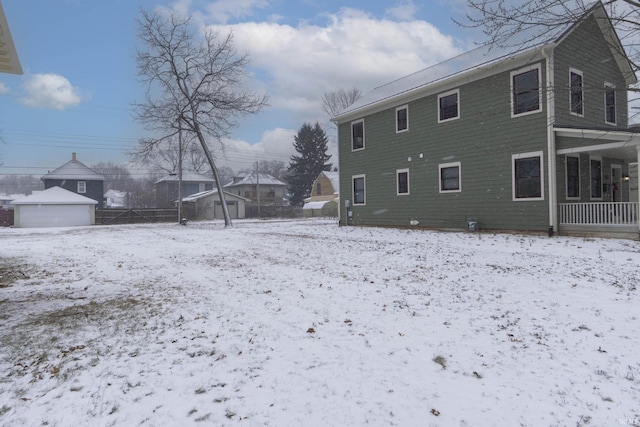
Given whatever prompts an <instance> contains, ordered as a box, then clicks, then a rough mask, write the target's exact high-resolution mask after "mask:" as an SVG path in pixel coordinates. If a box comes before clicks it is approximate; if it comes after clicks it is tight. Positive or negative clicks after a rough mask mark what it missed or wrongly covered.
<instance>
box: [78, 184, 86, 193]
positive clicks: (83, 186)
mask: <svg viewBox="0 0 640 427" xmlns="http://www.w3.org/2000/svg"><path fill="white" fill-rule="evenodd" d="M86 192H87V182H86V181H78V194H85V193H86Z"/></svg>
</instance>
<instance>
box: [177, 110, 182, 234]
mask: <svg viewBox="0 0 640 427" xmlns="http://www.w3.org/2000/svg"><path fill="white" fill-rule="evenodd" d="M178 224H182V120H178Z"/></svg>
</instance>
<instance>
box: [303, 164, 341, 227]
mask: <svg viewBox="0 0 640 427" xmlns="http://www.w3.org/2000/svg"><path fill="white" fill-rule="evenodd" d="M339 189H340V177H339V174H338V172H320V175H318V177H317V178H316V179H315V181H313V186H312V188H311V197H308V198H306V199H304V207H303V208H302V214H303V216H304V217H315V216H321V217H326V216H333V217H337V216H338V212H339V209H340V197H339Z"/></svg>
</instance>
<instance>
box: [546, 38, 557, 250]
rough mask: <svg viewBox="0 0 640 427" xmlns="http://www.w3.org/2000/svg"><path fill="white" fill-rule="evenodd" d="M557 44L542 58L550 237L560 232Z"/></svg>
mask: <svg viewBox="0 0 640 427" xmlns="http://www.w3.org/2000/svg"><path fill="white" fill-rule="evenodd" d="M554 47H555V44H551V45H549V46H546V47H544V48H543V49H542V56H543V57H544V58H545V63H546V70H545V73H546V77H547V90H546V94H547V97H546V98H547V171H548V183H549V184H548V186H549V237H553V233H554V232H556V231H558V185H557V184H558V183H557V173H556V170H557V169H556V168H557V165H556V163H557V162H556V157H557V156H556V134H555V131H554V129H553V125H554V124H555V121H556V110H555V102H554V98H555V70H554V60H553V49H554Z"/></svg>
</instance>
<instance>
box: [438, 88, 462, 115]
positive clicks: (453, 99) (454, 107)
mask: <svg viewBox="0 0 640 427" xmlns="http://www.w3.org/2000/svg"><path fill="white" fill-rule="evenodd" d="M459 98H460V91H459V90H458V89H456V90H454V91H451V92H447V93H443V94H441V95H438V123H442V122H448V121H449V120H455V119H457V118H458V117H460V102H459Z"/></svg>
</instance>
